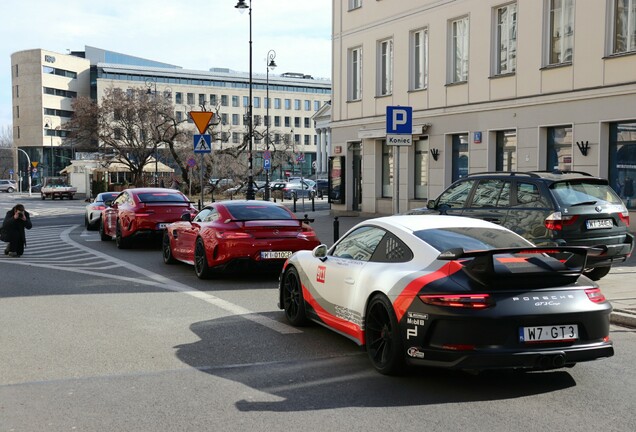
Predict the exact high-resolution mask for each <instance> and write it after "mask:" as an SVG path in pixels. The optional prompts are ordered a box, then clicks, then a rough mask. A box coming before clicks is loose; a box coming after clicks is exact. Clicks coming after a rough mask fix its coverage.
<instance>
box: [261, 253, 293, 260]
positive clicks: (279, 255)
mask: <svg viewBox="0 0 636 432" xmlns="http://www.w3.org/2000/svg"><path fill="white" fill-rule="evenodd" d="M290 256H292V252H291V251H267V252H261V258H263V259H287V258H289V257H290Z"/></svg>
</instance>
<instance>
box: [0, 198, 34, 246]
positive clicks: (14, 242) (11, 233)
mask: <svg viewBox="0 0 636 432" xmlns="http://www.w3.org/2000/svg"><path fill="white" fill-rule="evenodd" d="M32 226H33V225H32V224H31V217H30V216H29V212H28V211H26V210H25V209H24V206H23V205H22V204H16V205H15V207H13V208H12V209H11V210H9V211H8V212H7V215H6V216H5V217H4V221H3V222H2V229H3V230H4V231H5V233H6V235H7V239H8V243H9V244H8V245H7V247H6V248H5V250H4V254H5V255H9V256H12V257H19V256H21V255H22V254H23V253H24V247H25V246H26V234H25V232H24V230H25V229H31V227H32Z"/></svg>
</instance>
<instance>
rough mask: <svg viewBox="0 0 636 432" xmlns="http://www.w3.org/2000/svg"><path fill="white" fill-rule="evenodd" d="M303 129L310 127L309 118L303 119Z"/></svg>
mask: <svg viewBox="0 0 636 432" xmlns="http://www.w3.org/2000/svg"><path fill="white" fill-rule="evenodd" d="M305 127H306V128H310V127H311V119H310V118H309V117H305Z"/></svg>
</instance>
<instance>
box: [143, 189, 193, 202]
mask: <svg viewBox="0 0 636 432" xmlns="http://www.w3.org/2000/svg"><path fill="white" fill-rule="evenodd" d="M138 197H139V201H141V202H143V203H187V202H188V200H187V199H186V197H185V196H183V195H181V194H176V193H170V192H147V193H140V194H139V195H138Z"/></svg>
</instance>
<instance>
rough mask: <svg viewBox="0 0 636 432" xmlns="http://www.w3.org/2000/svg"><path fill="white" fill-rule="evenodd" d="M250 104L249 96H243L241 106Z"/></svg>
mask: <svg viewBox="0 0 636 432" xmlns="http://www.w3.org/2000/svg"><path fill="white" fill-rule="evenodd" d="M249 104H250V97H249V96H243V106H244V107H246V106H249Z"/></svg>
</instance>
